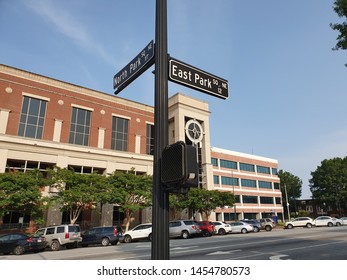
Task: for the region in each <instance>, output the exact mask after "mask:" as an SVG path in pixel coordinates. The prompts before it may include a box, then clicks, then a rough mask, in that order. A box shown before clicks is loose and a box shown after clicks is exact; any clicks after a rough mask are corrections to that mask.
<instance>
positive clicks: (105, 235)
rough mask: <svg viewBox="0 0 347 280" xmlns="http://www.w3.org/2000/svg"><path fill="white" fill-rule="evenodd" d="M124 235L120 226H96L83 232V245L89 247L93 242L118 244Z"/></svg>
mask: <svg viewBox="0 0 347 280" xmlns="http://www.w3.org/2000/svg"><path fill="white" fill-rule="evenodd" d="M122 235H123V234H122V229H121V227H119V226H110V227H94V228H91V229H89V230H87V231H85V232H84V233H82V241H81V246H82V247H87V246H88V245H91V244H98V245H100V244H101V245H102V246H108V245H110V244H112V245H117V243H118V241H119V237H120V236H122Z"/></svg>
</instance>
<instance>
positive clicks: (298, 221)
mask: <svg viewBox="0 0 347 280" xmlns="http://www.w3.org/2000/svg"><path fill="white" fill-rule="evenodd" d="M312 225H313V220H312V219H311V218H310V217H298V218H295V219H294V220H292V221H290V222H286V223H285V224H284V227H285V228H289V229H291V228H294V227H307V228H311V227H312Z"/></svg>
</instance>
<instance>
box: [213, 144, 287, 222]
mask: <svg viewBox="0 0 347 280" xmlns="http://www.w3.org/2000/svg"><path fill="white" fill-rule="evenodd" d="M211 157H212V158H211V162H212V165H213V181H214V188H215V189H216V190H220V191H229V192H232V193H234V195H235V198H236V203H235V205H234V206H233V207H224V208H222V209H216V216H217V219H218V220H226V221H230V220H240V219H259V218H265V217H266V218H267V217H273V216H275V217H278V216H280V218H282V213H283V207H282V195H281V191H280V180H279V177H278V176H277V169H278V162H277V160H275V159H271V158H266V157H260V156H256V155H250V154H244V153H238V152H233V151H228V150H224V149H219V148H214V147H212V148H211Z"/></svg>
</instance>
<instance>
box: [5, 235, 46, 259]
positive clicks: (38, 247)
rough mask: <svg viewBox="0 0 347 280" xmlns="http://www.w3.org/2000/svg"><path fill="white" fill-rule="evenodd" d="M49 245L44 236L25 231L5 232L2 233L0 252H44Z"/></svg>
mask: <svg viewBox="0 0 347 280" xmlns="http://www.w3.org/2000/svg"><path fill="white" fill-rule="evenodd" d="M46 246H47V241H46V240H45V238H44V237H40V236H35V235H34V236H30V235H28V234H24V233H16V232H13V233H5V234H1V235H0V253H3V254H5V255H8V254H10V253H13V254H14V255H22V254H24V253H25V252H35V253H37V252H42V251H43V250H45V248H46Z"/></svg>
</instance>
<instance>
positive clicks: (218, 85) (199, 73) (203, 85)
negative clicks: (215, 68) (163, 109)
mask: <svg viewBox="0 0 347 280" xmlns="http://www.w3.org/2000/svg"><path fill="white" fill-rule="evenodd" d="M169 79H170V81H172V82H176V83H178V84H182V85H184V86H187V87H190V88H193V89H196V90H199V91H202V92H205V93H207V94H210V95H213V96H216V97H219V98H222V99H227V98H228V97H229V93H228V81H227V80H225V79H222V78H219V77H217V76H215V75H212V74H209V73H207V72H205V71H203V70H200V69H198V68H196V67H193V66H191V65H188V64H186V63H183V62H181V61H178V60H176V59H173V58H170V60H169Z"/></svg>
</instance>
